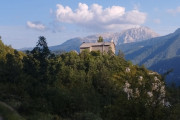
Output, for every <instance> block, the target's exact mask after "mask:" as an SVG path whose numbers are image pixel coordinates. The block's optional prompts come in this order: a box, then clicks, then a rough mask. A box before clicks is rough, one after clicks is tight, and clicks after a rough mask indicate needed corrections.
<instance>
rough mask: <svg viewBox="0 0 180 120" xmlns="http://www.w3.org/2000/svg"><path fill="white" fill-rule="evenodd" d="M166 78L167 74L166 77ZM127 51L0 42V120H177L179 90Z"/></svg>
mask: <svg viewBox="0 0 180 120" xmlns="http://www.w3.org/2000/svg"><path fill="white" fill-rule="evenodd" d="M166 74H168V73H166ZM166 74H163V75H159V74H158V73H156V72H153V71H150V70H148V69H146V68H145V67H144V66H138V65H133V64H132V63H131V61H126V60H125V59H124V57H123V53H122V52H121V51H120V52H119V54H117V55H114V54H113V53H112V52H111V51H109V52H108V53H103V54H102V53H100V52H98V51H92V52H88V51H86V50H85V51H83V52H82V53H80V54H79V53H77V52H75V51H71V52H63V53H61V54H54V53H52V52H51V51H50V50H49V48H48V45H47V42H46V38H45V37H43V36H40V37H39V38H38V40H37V44H36V46H35V47H34V48H33V50H31V51H26V52H21V51H17V50H15V49H13V48H12V47H11V46H7V45H4V44H3V42H2V40H0V119H3V120H179V119H180V87H177V86H175V85H173V84H172V85H170V86H167V85H166V84H165V82H164V81H165V77H166Z"/></svg>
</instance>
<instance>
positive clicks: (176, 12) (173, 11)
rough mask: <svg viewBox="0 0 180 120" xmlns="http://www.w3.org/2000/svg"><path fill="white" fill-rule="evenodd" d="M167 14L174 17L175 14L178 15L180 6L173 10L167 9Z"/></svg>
mask: <svg viewBox="0 0 180 120" xmlns="http://www.w3.org/2000/svg"><path fill="white" fill-rule="evenodd" d="M167 12H168V13H170V14H172V15H176V14H178V13H180V6H179V7H177V8H175V9H168V10H167Z"/></svg>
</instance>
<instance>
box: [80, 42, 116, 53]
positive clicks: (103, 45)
mask: <svg viewBox="0 0 180 120" xmlns="http://www.w3.org/2000/svg"><path fill="white" fill-rule="evenodd" d="M86 49H87V50H89V51H90V52H91V51H100V52H101V53H103V52H105V53H107V52H108V51H110V50H111V51H112V52H113V53H114V54H115V44H114V42H113V41H111V42H96V43H82V44H81V46H80V53H81V52H82V51H83V50H86Z"/></svg>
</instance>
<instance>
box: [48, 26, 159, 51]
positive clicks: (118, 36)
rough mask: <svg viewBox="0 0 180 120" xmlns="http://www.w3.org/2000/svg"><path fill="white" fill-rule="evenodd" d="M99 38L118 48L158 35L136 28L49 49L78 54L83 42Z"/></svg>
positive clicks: (142, 28) (73, 40) (144, 28)
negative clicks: (111, 42)
mask: <svg viewBox="0 0 180 120" xmlns="http://www.w3.org/2000/svg"><path fill="white" fill-rule="evenodd" d="M99 36H102V37H103V39H104V41H111V40H113V41H114V43H115V45H116V46H118V45H121V44H124V43H131V42H138V41H142V40H146V39H150V38H154V37H157V36H159V35H158V34H157V33H155V32H154V31H152V30H151V29H149V28H148V27H138V28H131V29H128V30H124V31H122V32H116V33H102V34H96V35H90V36H87V37H84V38H81V37H77V38H72V39H70V40H67V41H66V42H64V43H63V44H61V45H57V46H51V47H50V49H51V50H52V51H59V50H64V51H71V50H76V51H77V52H79V46H80V45H81V44H82V43H83V42H96V41H97V39H98V37H99Z"/></svg>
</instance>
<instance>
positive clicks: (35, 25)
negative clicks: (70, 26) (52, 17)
mask: <svg viewBox="0 0 180 120" xmlns="http://www.w3.org/2000/svg"><path fill="white" fill-rule="evenodd" d="M27 26H28V27H29V28H31V29H36V30H40V31H43V30H45V29H46V26H45V25H43V24H42V23H40V22H31V21H27Z"/></svg>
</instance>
